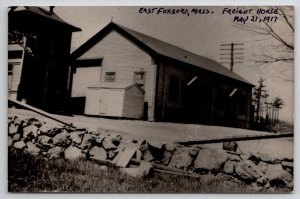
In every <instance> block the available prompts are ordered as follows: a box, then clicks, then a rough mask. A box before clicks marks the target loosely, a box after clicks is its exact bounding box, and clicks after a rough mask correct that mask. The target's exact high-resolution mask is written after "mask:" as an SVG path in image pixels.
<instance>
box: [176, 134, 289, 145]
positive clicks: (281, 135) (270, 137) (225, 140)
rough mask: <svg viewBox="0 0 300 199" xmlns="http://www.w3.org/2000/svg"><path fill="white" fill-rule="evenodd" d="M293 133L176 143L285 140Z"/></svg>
mask: <svg viewBox="0 0 300 199" xmlns="http://www.w3.org/2000/svg"><path fill="white" fill-rule="evenodd" d="M293 136H294V133H282V134H275V133H274V134H271V135H253V136H251V135H250V136H249V135H247V136H235V137H228V138H217V139H207V140H192V141H183V142H181V141H179V142H176V143H178V144H181V145H196V144H212V143H221V142H231V141H247V140H262V139H274V138H285V137H293Z"/></svg>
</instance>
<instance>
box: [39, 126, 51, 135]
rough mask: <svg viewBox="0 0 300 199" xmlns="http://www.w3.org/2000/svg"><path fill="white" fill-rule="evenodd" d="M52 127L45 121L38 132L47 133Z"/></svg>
mask: <svg viewBox="0 0 300 199" xmlns="http://www.w3.org/2000/svg"><path fill="white" fill-rule="evenodd" d="M52 129H53V126H51V125H49V124H47V123H44V124H42V126H41V127H40V132H41V133H43V134H48V132H50V130H52Z"/></svg>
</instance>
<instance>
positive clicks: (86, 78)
mask: <svg viewBox="0 0 300 199" xmlns="http://www.w3.org/2000/svg"><path fill="white" fill-rule="evenodd" d="M100 76H101V67H99V66H96V67H88V68H76V72H75V73H74V74H73V83H72V94H71V96H72V97H84V96H85V95H86V89H87V87H88V86H94V85H97V84H98V83H100Z"/></svg>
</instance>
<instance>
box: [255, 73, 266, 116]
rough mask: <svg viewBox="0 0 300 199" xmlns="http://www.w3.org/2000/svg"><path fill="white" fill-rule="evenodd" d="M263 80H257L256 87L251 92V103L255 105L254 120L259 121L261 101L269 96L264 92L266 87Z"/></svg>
mask: <svg viewBox="0 0 300 199" xmlns="http://www.w3.org/2000/svg"><path fill="white" fill-rule="evenodd" d="M264 81H265V80H264V79H262V78H260V79H259V80H258V86H257V87H255V88H254V92H253V100H252V101H253V102H254V104H255V105H256V110H255V112H256V120H259V118H260V108H261V102H262V99H266V98H267V97H268V96H269V94H268V92H267V90H266V85H265V84H264Z"/></svg>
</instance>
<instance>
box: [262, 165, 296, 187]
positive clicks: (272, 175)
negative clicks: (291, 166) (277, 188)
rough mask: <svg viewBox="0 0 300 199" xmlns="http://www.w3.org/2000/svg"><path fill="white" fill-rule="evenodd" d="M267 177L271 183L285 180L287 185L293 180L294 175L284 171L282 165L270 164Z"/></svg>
mask: <svg viewBox="0 0 300 199" xmlns="http://www.w3.org/2000/svg"><path fill="white" fill-rule="evenodd" d="M265 176H266V177H267V178H268V179H269V181H275V180H283V181H284V182H285V183H286V184H287V183H289V182H291V181H292V180H293V175H292V174H290V173H289V172H288V171H286V170H284V169H283V168H282V166H281V164H268V165H267V167H266V170H265Z"/></svg>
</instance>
